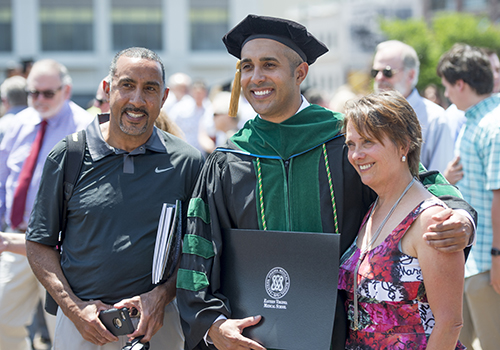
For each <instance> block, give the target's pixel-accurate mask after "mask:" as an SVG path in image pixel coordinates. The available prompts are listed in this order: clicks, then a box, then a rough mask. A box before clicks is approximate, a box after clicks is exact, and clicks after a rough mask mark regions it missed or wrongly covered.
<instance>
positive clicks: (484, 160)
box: [456, 94, 500, 277]
mask: <svg viewBox="0 0 500 350" xmlns="http://www.w3.org/2000/svg"><path fill="white" fill-rule="evenodd" d="M465 117H466V118H467V121H466V123H465V127H463V128H462V130H461V131H460V135H459V136H458V140H457V144H456V147H457V149H458V151H459V154H460V158H461V162H462V165H463V171H464V177H463V179H462V180H460V181H459V182H458V183H457V186H458V188H459V189H460V191H461V192H462V194H463V196H464V199H465V200H466V201H468V202H469V204H471V205H472V206H473V207H474V208H475V209H476V211H477V214H478V223H477V231H476V233H477V240H476V244H475V245H474V246H473V247H472V249H471V252H470V255H469V258H468V259H467V263H466V265H465V276H466V277H468V276H472V275H476V274H478V273H481V272H485V271H488V270H490V268H491V255H490V250H491V245H492V241H493V229H492V224H491V205H492V200H493V192H492V190H497V189H500V97H499V95H497V94H495V95H492V96H491V97H488V98H486V99H484V100H482V101H481V102H479V103H478V104H476V105H474V106H472V107H471V108H469V109H468V110H467V111H466V112H465ZM498 215H500V213H498Z"/></svg>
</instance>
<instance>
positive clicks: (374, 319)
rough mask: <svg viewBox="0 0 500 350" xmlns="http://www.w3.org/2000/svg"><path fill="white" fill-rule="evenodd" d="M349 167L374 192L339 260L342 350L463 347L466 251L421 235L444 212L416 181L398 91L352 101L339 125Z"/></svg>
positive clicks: (414, 155)
mask: <svg viewBox="0 0 500 350" xmlns="http://www.w3.org/2000/svg"><path fill="white" fill-rule="evenodd" d="M344 126H345V131H346V145H347V147H348V150H349V151H348V156H349V162H350V163H351V164H352V165H353V166H354V168H355V169H356V171H357V172H358V173H359V175H360V176H361V180H362V181H363V183H364V184H366V185H367V186H369V187H370V188H372V189H373V190H374V191H375V192H376V193H377V195H378V198H377V200H376V201H375V202H374V203H373V204H372V206H371V207H370V209H369V211H368V213H367V214H366V217H365V219H364V220H363V223H362V225H361V228H360V231H359V234H358V238H357V240H355V242H354V243H353V244H352V246H351V247H350V248H349V249H348V250H347V251H346V253H345V254H344V255H343V257H342V259H341V267H340V277H339V289H341V290H344V291H345V292H346V293H347V302H346V308H347V313H348V317H349V321H350V329H349V337H348V340H347V343H346V349H374V350H375V349H376V350H379V349H439V350H445V349H464V347H463V346H462V345H461V344H460V342H458V335H459V333H460V328H461V326H462V289H463V280H464V254H463V253H462V252H455V253H443V252H440V251H438V250H436V249H434V248H432V247H430V246H429V245H427V243H425V240H424V239H423V238H422V235H423V234H424V233H425V232H426V228H427V227H428V226H429V225H430V224H432V223H433V215H435V214H437V213H439V212H441V211H443V210H449V209H447V208H446V206H445V204H444V203H443V202H441V201H440V200H439V199H437V198H436V197H434V196H432V195H431V194H430V193H429V192H428V191H427V190H426V189H425V187H424V186H423V185H422V184H421V183H420V182H419V181H418V179H417V176H418V168H419V158H420V146H421V143H422V140H421V130H420V125H419V122H418V119H417V117H416V115H415V112H414V111H413V109H412V108H411V107H410V105H409V104H408V102H407V101H406V100H405V99H404V97H403V96H401V95H400V94H399V93H397V92H394V91H392V92H382V93H380V94H373V95H369V96H366V97H363V98H361V99H359V100H357V101H353V102H351V103H350V104H349V105H348V107H347V109H346V119H345V122H344Z"/></svg>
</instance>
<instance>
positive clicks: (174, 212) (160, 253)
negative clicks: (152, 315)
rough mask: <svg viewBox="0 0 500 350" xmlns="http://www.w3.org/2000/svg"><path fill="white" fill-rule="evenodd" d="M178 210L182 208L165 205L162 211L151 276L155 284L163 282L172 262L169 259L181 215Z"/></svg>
mask: <svg viewBox="0 0 500 350" xmlns="http://www.w3.org/2000/svg"><path fill="white" fill-rule="evenodd" d="M178 208H180V205H172V204H167V203H163V207H162V209H161V216H160V222H159V223H158V231H157V233H156V244H155V251H154V255H153V269H152V274H151V275H152V279H153V284H158V283H160V282H161V281H162V279H163V275H164V273H165V268H166V266H167V262H168V261H169V260H171V259H169V257H170V255H171V254H172V250H173V248H172V242H174V236H176V233H177V232H176V231H177V225H178V218H179V215H180V213H178ZM165 277H169V276H165Z"/></svg>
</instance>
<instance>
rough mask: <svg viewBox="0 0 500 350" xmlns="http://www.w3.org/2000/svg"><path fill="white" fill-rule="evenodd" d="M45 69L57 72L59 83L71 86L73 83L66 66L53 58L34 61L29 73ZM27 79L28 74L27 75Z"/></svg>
mask: <svg viewBox="0 0 500 350" xmlns="http://www.w3.org/2000/svg"><path fill="white" fill-rule="evenodd" d="M39 70H40V71H45V70H51V71H54V72H57V73H58V74H59V78H60V79H61V83H62V84H63V85H69V86H71V85H72V84H73V81H72V79H71V76H70V75H69V72H68V68H66V66H65V65H64V64H62V63H59V62H57V61H55V60H53V59H50V58H48V59H43V60H40V61H36V62H35V63H34V64H33V67H32V68H31V72H30V75H31V74H32V73H34V72H37V71H39ZM28 80H29V76H28Z"/></svg>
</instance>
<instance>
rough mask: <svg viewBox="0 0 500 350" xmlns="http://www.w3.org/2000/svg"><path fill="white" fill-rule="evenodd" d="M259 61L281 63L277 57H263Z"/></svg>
mask: <svg viewBox="0 0 500 350" xmlns="http://www.w3.org/2000/svg"><path fill="white" fill-rule="evenodd" d="M259 61H261V62H266V61H274V62H278V63H279V60H278V59H277V58H276V57H261V58H260V59H259Z"/></svg>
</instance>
